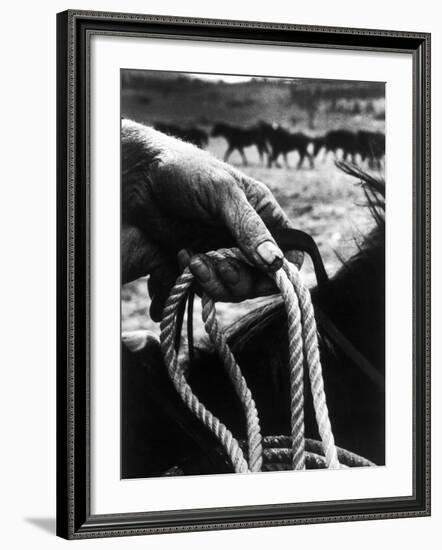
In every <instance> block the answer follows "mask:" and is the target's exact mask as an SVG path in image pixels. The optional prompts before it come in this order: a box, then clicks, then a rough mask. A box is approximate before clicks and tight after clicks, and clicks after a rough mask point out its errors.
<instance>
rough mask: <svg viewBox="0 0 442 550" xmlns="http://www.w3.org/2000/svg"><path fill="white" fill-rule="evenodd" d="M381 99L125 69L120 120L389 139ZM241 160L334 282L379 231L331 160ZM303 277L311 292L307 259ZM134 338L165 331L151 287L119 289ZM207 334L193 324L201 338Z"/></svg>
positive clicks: (323, 84) (332, 87)
mask: <svg viewBox="0 0 442 550" xmlns="http://www.w3.org/2000/svg"><path fill="white" fill-rule="evenodd" d="M384 93H385V91H384V84H383V83H373V82H349V81H320V80H293V79H290V80H288V79H267V78H266V79H260V78H251V79H250V78H249V79H245V78H237V79H235V78H233V77H217V76H204V75H183V74H177V73H159V72H150V71H132V70H124V71H122V73H121V116H122V117H127V118H131V119H132V120H136V121H138V122H142V123H145V124H149V125H154V124H158V123H166V124H174V125H177V126H181V127H186V128H189V127H198V128H201V129H203V130H205V131H207V132H208V133H209V134H210V131H211V128H212V127H213V125H214V124H215V123H218V122H226V123H229V124H234V125H237V126H242V127H247V126H252V125H254V124H256V123H258V122H259V121H265V122H268V123H271V124H278V125H281V126H283V127H284V128H286V129H288V130H291V131H302V132H304V133H305V134H307V135H309V136H312V137H314V136H321V135H324V134H325V133H326V132H327V131H329V130H332V129H341V128H345V129H349V130H353V131H357V130H371V131H381V132H384V131H385V95H384ZM226 149H227V143H226V141H225V140H224V139H223V138H210V139H209V143H208V147H207V150H208V151H210V152H211V153H212V154H213V155H215V156H217V157H218V158H221V159H222V158H223V156H224V153H225V151H226ZM245 154H246V156H247V160H248V163H249V164H248V166H242V161H241V157H240V155H239V153H238V152H234V153H233V154H232V156H231V157H230V159H229V162H231V163H232V164H234V165H236V166H238V167H239V168H240V169H241V170H243V171H244V172H245V173H246V174H248V175H250V176H252V177H254V178H256V179H258V180H260V181H262V182H263V183H265V184H266V185H267V186H268V187H269V188H270V189H271V191H272V192H273V194H274V195H275V197H276V198H277V200H278V202H279V203H280V204H281V206H282V207H283V208H284V210H285V211H286V213H287V214H288V216H289V218H290V220H291V221H292V223H293V226H294V227H296V228H298V229H301V230H303V231H306V232H307V233H309V234H310V235H311V236H312V237H313V238H314V239H315V241H316V243H317V245H318V247H319V249H320V252H321V255H322V258H323V261H324V264H325V267H326V269H327V272H328V274H329V275H333V273H335V272H336V270H337V269H339V267H340V265H342V263H341V262H342V260H345V259H346V258H349V257H350V256H351V255H352V254H353V253H354V252H355V251H356V249H357V243H358V242H360V241H361V239H362V237H363V235H364V234H366V233H367V232H368V231H369V230H370V228H371V227H372V225H373V220H372V218H371V216H370V213H369V211H368V208H367V207H366V206H365V197H364V194H363V192H362V189H361V188H360V186H359V185H358V182H357V180H355V179H354V178H352V177H349V176H347V175H345V174H343V173H342V172H341V171H340V170H339V169H338V168H337V167H336V166H335V165H334V158H333V155H332V154H329V155H328V156H327V155H324V154H323V153H322V154H320V156H319V157H318V158H317V159H316V162H315V167H314V169H311V168H310V167H309V166H308V163H307V162H306V163H305V165H304V166H302V167H301V168H299V169H297V168H296V164H297V161H298V157H297V153H296V152H292V153H289V155H288V161H289V168H287V167H282V168H277V167H272V168H267V166H265V165H264V164H263V163H262V162H261V161H260V159H259V156H258V153H257V150H256V148H255V147H249V148H246V149H245ZM364 168H365V169H368V167H367V166H364ZM302 273H303V276H304V279H305V281H306V282H307V283H308V284H309V285H310V286H312V285H313V284H314V281H315V279H314V274H313V270H312V267H311V265H310V263H309V261H308V260H306V262H305V265H304V266H303V268H302ZM267 299H268V298H267ZM262 300H263V299H261V300H259V299H258V300H254V301H249V302H243V303H242V304H218V305H217V311H218V314H219V317H220V321H221V323H222V324H224V325H226V324H229V323H230V322H232V321H233V320H234V319H236V318H237V317H238V316H240V315H242V314H243V313H244V312H245V311H248V310H249V309H250V308H251V307H255V306H256V304H257V303H261V302H262ZM196 309H197V310H198V305H197V307H196ZM196 318H199V311H196ZM137 329H149V330H152V331H154V332H156V333H158V332H159V327H158V325H157V324H155V323H153V322H152V321H151V319H150V317H149V297H148V293H147V284H146V279H145V278H143V279H139V280H138V281H134V282H132V283H129V284H128V285H125V287H123V289H122V331H123V332H125V331H131V330H137ZM201 330H202V327H201V326H200V325H199V324H197V326H196V331H197V333H199V332H201Z"/></svg>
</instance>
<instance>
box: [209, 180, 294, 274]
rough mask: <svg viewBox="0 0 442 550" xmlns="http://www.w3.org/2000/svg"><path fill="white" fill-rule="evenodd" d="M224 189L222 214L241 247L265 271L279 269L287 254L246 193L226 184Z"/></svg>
mask: <svg viewBox="0 0 442 550" xmlns="http://www.w3.org/2000/svg"><path fill="white" fill-rule="evenodd" d="M222 189H223V190H222V192H220V194H219V198H220V202H219V209H220V215H221V217H222V219H223V221H224V222H225V224H226V225H227V227H228V229H229V231H230V232H231V234H232V236H233V237H234V238H235V240H236V242H237V244H238V246H239V248H240V249H241V250H242V251H243V252H244V254H245V255H246V256H247V257H248V258H249V259H250V260H251V261H252V262H253V263H254V264H255V265H257V266H259V267H261V268H262V269H265V270H269V271H276V270H277V269H279V268H280V267H281V265H282V259H283V254H282V252H281V250H280V249H279V247H278V246H277V244H276V242H275V240H274V238H273V237H272V235H271V233H270V231H269V230H268V229H267V227H266V226H265V224H264V222H263V220H262V219H261V218H260V216H259V215H258V213H257V212H256V211H255V210H254V208H253V207H252V205H251V204H250V203H249V201H248V200H247V197H246V195H245V193H244V191H243V190H242V189H241V188H240V187H238V186H237V185H225V186H224V187H223V188H222Z"/></svg>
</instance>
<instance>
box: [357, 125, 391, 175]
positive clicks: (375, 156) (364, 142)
mask: <svg viewBox="0 0 442 550" xmlns="http://www.w3.org/2000/svg"><path fill="white" fill-rule="evenodd" d="M357 144H358V152H359V154H360V155H361V161H362V162H366V161H367V160H368V165H369V167H370V168H379V167H380V165H381V161H382V158H383V157H384V155H385V134H384V133H383V132H370V131H366V130H359V132H358V133H357Z"/></svg>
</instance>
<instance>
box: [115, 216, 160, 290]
mask: <svg viewBox="0 0 442 550" xmlns="http://www.w3.org/2000/svg"><path fill="white" fill-rule="evenodd" d="M164 261H165V260H164V256H163V255H162V253H161V252H160V250H159V249H158V248H157V247H156V246H155V245H154V244H152V243H151V242H150V241H149V240H148V239H147V237H146V235H145V234H144V233H143V232H142V231H141V230H140V229H139V228H137V227H135V226H131V225H126V224H124V225H123V226H122V228H121V280H122V284H125V283H128V282H130V281H134V280H135V279H138V278H139V277H143V276H145V275H148V274H149V273H151V272H152V271H153V270H154V269H156V268H158V267H159V266H160V265H162V264H163V263H164Z"/></svg>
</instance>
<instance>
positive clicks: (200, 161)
mask: <svg viewBox="0 0 442 550" xmlns="http://www.w3.org/2000/svg"><path fill="white" fill-rule="evenodd" d="M288 226H289V222H288V219H287V217H286V215H285V214H284V212H283V210H282V209H281V207H280V206H279V204H278V203H277V202H276V200H275V198H274V197H273V195H272V193H271V192H270V191H269V189H268V188H267V187H266V186H265V185H264V184H263V183H261V182H259V181H256V180H254V179H252V178H249V177H248V176H245V175H244V174H242V173H241V172H240V171H238V170H236V169H234V168H233V167H232V166H230V165H228V164H226V163H223V162H221V161H219V160H217V159H216V158H214V157H213V156H211V155H210V154H209V153H207V152H205V151H201V150H199V149H197V148H196V147H194V146H192V145H190V144H187V143H184V142H182V141H179V140H177V139H175V138H172V137H170V136H166V135H164V134H162V133H160V132H157V131H155V130H153V129H151V128H148V127H146V126H143V125H141V124H138V123H135V122H132V121H129V120H123V122H122V237H121V243H122V279H123V283H125V282H129V281H131V280H134V279H136V278H138V277H140V276H143V275H148V274H149V275H150V279H149V293H150V295H151V298H152V305H151V311H150V313H151V317H152V319H154V320H155V321H158V320H159V319H160V317H161V312H162V309H163V306H164V302H165V300H166V298H167V296H168V295H169V292H170V288H171V287H172V285H173V284H174V282H175V280H176V278H177V276H178V274H179V272H180V271H182V270H183V269H184V268H185V267H187V266H189V268H190V270H191V271H192V273H193V275H194V276H195V278H196V280H197V282H198V283H199V286H200V288H201V290H203V291H205V292H207V293H208V294H209V295H210V296H211V297H212V298H213V299H215V300H218V301H229V302H236V301H241V300H244V299H247V298H252V297H256V296H258V295H264V294H269V293H272V292H274V290H275V289H274V286H273V283H272V282H271V279H270V278H269V277H268V276H267V275H265V272H271V271H275V270H277V269H278V268H279V267H280V266H281V263H282V258H283V254H282V252H281V250H280V249H279V248H278V246H277V245H276V243H275V241H274V239H273V237H272V235H271V231H273V230H275V229H281V228H284V227H288ZM231 246H238V247H239V248H240V249H241V250H242V252H243V253H244V254H245V255H246V257H247V258H248V259H249V260H250V262H251V263H252V265H253V266H255V268H250V267H248V266H246V265H245V264H244V263H243V262H239V261H236V260H232V259H229V260H223V261H220V262H216V263H215V262H214V261H213V260H211V259H210V258H208V256H207V255H205V254H204V252H207V251H208V250H212V249H217V248H221V247H231ZM291 259H292V261H293V260H294V261H296V262H297V263H298V264H299V263H300V262H301V261H302V256H301V255H299V256H296V257H292V258H291Z"/></svg>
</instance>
